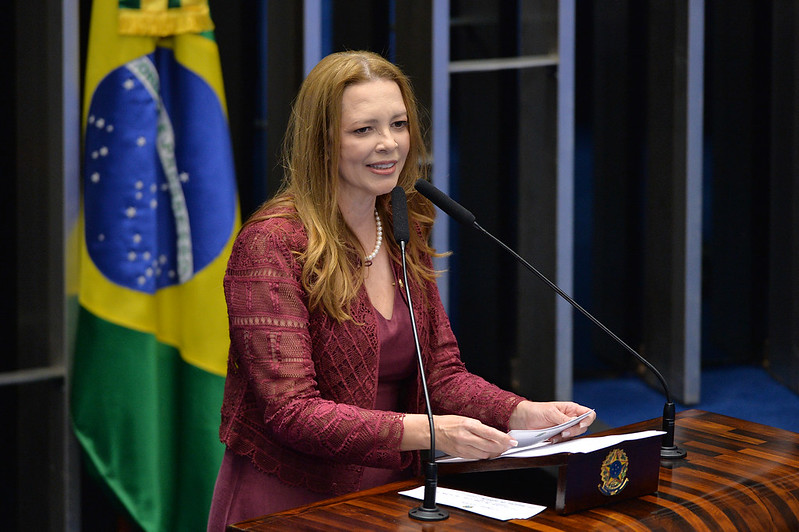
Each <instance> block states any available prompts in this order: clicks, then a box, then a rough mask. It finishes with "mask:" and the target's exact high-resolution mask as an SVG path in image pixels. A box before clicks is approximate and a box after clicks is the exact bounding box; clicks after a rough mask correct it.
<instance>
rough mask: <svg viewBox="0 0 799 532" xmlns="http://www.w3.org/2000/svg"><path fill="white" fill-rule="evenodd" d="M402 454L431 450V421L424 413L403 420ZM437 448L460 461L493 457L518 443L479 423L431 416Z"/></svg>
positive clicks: (508, 436)
mask: <svg viewBox="0 0 799 532" xmlns="http://www.w3.org/2000/svg"><path fill="white" fill-rule="evenodd" d="M403 422H404V424H405V429H404V434H403V438H402V444H401V449H402V450H403V451H410V450H420V449H428V448H429V447H430V422H429V421H428V418H427V416H426V415H424V414H408V415H406V416H405V418H404V421H403ZM433 422H434V425H435V430H436V449H437V450H439V451H442V452H444V453H446V454H448V455H450V456H459V457H461V458H473V459H485V458H494V457H496V456H499V455H500V454H502V453H503V452H505V451H507V450H508V449H510V448H511V447H515V446H516V445H517V442H516V441H515V440H513V438H511V437H510V435H508V434H506V433H504V432H502V431H499V430H497V429H495V428H493V427H489V426H488V425H485V424H483V423H481V422H480V421H478V420H476V419H473V418H469V417H464V416H456V415H448V416H433Z"/></svg>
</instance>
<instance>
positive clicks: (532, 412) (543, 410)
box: [510, 401, 596, 443]
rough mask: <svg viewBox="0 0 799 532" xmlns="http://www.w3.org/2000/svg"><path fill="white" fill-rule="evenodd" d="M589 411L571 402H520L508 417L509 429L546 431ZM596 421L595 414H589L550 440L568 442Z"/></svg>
mask: <svg viewBox="0 0 799 532" xmlns="http://www.w3.org/2000/svg"><path fill="white" fill-rule="evenodd" d="M589 410H591V409H590V408H587V407H585V406H582V405H578V404H577V403H573V402H571V401H550V402H542V403H539V402H533V401H522V402H521V403H519V404H518V405H517V406H516V408H515V409H514V411H513V413H512V414H511V416H510V428H511V429H512V430H513V429H516V430H519V429H521V430H532V429H546V428H549V427H554V426H555V425H560V424H561V423H565V422H567V421H569V420H570V419H573V418H575V417H577V416H580V415H582V414H584V413H586V412H588V411H589ZM594 419H596V414H595V413H594V412H591V414H590V415H588V416H586V418H585V419H583V420H582V421H580V423H578V424H577V425H573V426H571V427H569V428H567V429H566V430H564V431H563V432H561V433H560V434H558V435H556V436H553V437H552V438H550V441H551V442H553V443H558V442H560V441H563V440H568V439H569V438H573V437H575V436H579V435H580V434H582V433H584V432H585V431H586V430H587V429H588V427H589V426H590V425H591V423H593V422H594Z"/></svg>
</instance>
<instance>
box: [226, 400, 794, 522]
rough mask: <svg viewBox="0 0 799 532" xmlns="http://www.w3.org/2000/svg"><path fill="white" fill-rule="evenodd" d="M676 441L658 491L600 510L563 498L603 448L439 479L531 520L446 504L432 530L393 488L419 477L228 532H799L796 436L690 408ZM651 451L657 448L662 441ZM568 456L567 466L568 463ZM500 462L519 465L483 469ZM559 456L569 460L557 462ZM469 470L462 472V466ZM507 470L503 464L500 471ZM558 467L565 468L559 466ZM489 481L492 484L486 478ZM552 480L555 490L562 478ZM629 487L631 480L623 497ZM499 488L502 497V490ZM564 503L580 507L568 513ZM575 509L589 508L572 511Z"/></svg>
mask: <svg viewBox="0 0 799 532" xmlns="http://www.w3.org/2000/svg"><path fill="white" fill-rule="evenodd" d="M659 424H660V418H657V419H653V420H650V421H644V422H641V423H636V424H634V425H629V426H627V427H621V428H619V429H613V430H611V431H607V432H604V433H601V434H611V433H612V434H624V433H632V432H638V431H642V430H648V429H659V428H660V427H659ZM676 441H677V442H678V443H679V445H680V446H681V447H685V448H686V449H687V450H688V456H687V457H686V458H684V459H682V460H678V461H674V462H666V461H659V460H658V461H656V464H657V468H658V469H659V475H658V476H659V480H658V481H657V484H656V490H651V489H650V488H649V487H642V488H640V489H641V490H642V493H643V494H642V495H638V496H631V494H632V491H630V492H627V493H626V494H625V495H624V498H622V497H616V498H615V499H614V498H613V497H615V496H610V498H608V499H601V501H602V504H601V505H599V506H594V503H593V502H592V501H591V500H587V499H590V498H591V497H594V498H595V497H596V495H594V494H591V495H590V496H585V499H586V500H583V497H584V496H583V495H580V493H582V489H583V488H579V489H578V493H577V494H574V493H569V490H571V489H573V488H574V486H575V485H574V484H573V483H572V481H573V480H574V479H573V478H568V471H574V472H576V471H578V470H580V469H581V468H585V469H586V470H587V471H589V472H590V471H591V470H593V469H595V467H596V462H600V464H601V462H603V461H604V460H605V459H606V456H607V453H608V452H609V451H610V449H606V450H605V454H604V455H603V454H602V451H598V452H596V456H588V455H584V456H582V457H571V458H568V457H563V456H561V457H559V458H557V457H556V456H557V455H555V456H552V457H544V458H546V459H547V460H543V459H542V461H544V462H548V463H545V464H542V466H541V467H540V468H533V469H516V470H510V469H508V470H497V471H487V470H485V467H483V470H482V471H475V472H473V473H455V474H445V475H442V476H441V478H440V480H439V485H440V486H443V487H453V488H458V489H470V487H469V486H468V485H467V484H469V483H470V482H469V481H467V480H466V479H467V477H470V476H471V477H473V478H472V479H471V484H472V487H474V485H475V484H479V485H482V487H483V488H485V489H484V490H483V491H482V493H484V494H485V495H491V496H497V497H506V498H508V497H507V494H508V493H509V492H510V493H514V494H515V495H517V496H519V495H521V496H523V497H522V498H520V497H516V500H523V502H530V503H536V504H542V505H546V506H548V508H547V510H545V511H544V512H542V513H540V514H538V515H536V516H535V517H532V518H531V519H525V520H512V521H497V520H494V519H490V518H488V517H484V516H481V515H476V514H473V513H469V512H466V511H464V510H459V509H457V508H451V507H448V510H449V512H450V517H449V519H447V520H446V521H440V522H438V523H434V524H430V523H420V522H419V521H414V520H413V519H411V518H410V517H408V510H410V509H411V508H414V507H416V506H418V504H419V501H417V500H416V499H410V498H408V497H405V496H402V495H399V493H398V492H399V491H402V490H407V489H412V488H415V487H417V486H419V485H420V484H421V483H422V481H421V480H419V479H417V480H412V481H407V482H397V483H394V484H388V485H386V486H380V487H377V488H374V489H371V490H366V491H362V492H359V493H353V494H350V495H344V496H342V497H337V498H334V499H329V500H326V501H321V502H318V503H315V504H309V505H307V506H302V507H299V508H295V509H292V510H287V511H285V512H280V513H276V514H272V515H267V516H263V517H258V518H255V519H251V520H249V521H245V522H242V523H237V524H235V525H231V526H229V527H228V530H234V531H235V530H239V531H241V530H249V531H263V530H270V531H272V530H290V531H292V532H296V531H297V530H348V531H353V530H426V531H430V530H442V531H443V530H496V531H507V530H541V531H545V530H546V531H551V530H567V531H569V530H573V531H584V530H618V529H625V530H670V531H673V530H677V531H682V530H685V531H695V530H769V531H771V530H799V434H797V433H794V432H790V431H786V430H781V429H777V428H773V427H768V426H765V425H760V424H758V423H752V422H749V421H743V420H740V419H736V418H732V417H728V416H723V415H720V414H712V413H709V412H703V411H701V410H688V411H685V412H681V413H680V414H678V415H677V431H676ZM650 443H651V442H650ZM647 445H648V444H646V443H641V447H642V448H641V449H635V448H634V447H635V446H626V451H625V452H626V453H627V455H628V458H629V464H630V465H629V468H628V471H627V474H628V476H629V477H631V480H630V482H633V480H634V478H633V477H635V478H637V476H638V474H639V473H634V471H633V463H639V458H636V459H635V460H633V456H634V455H635V453H638V452H641V453H643V454H644V458H643V459H640V460H641V463H646V464H649V463H650V462H649V461H648V460H647V458H646V456H648V455H647V453H649V452H651V451H650V450H649V449H648V448H646V446H647ZM657 448H658V452H659V441H658V442H657ZM592 454H593V453H592ZM631 454H632V455H633V456H631ZM570 459H571V460H572V462H571V463H568V462H569V460H570ZM506 460H516V459H513V458H504V459H501V460H491V461H489V462H488V463H491V464H494V463H500V462H503V461H506ZM519 460H524V459H519ZM564 460H565V462H566V463H565V464H564V463H560V462H564ZM575 460H576V461H575ZM582 462H586V463H582ZM468 464H469V463H468V462H466V463H462V464H458V466H459V467H461V468H464V470H465V466H466V465H468ZM453 465H455V464H453ZM509 465H510V464H505V465H501V464H500V465H499V467H506V466H509ZM563 465H566V466H568V467H566V468H563V467H562V466H563ZM550 466H551V468H552V469H555V470H556V471H557V472H558V475H557V476H558V477H560V472H561V471H563V470H564V469H565V470H566V471H567V473H565V474H566V475H567V478H565V479H564V480H563V484H562V485H563V486H565V488H564V489H565V491H564V493H563V494H562V495H561V494H560V489H559V488H556V485H555V483H554V482H555V481H554V477H553V476H552V475H549V474H548V473H542V471H543V470H544V469H545V468H547V467H550ZM572 466H575V467H572ZM472 467H475V466H472ZM492 467H495V466H493V465H492ZM528 473H537V476H535V477H534V478H533V477H530V479H528V480H526V481H524V480H523V481H522V482H521V484H519V483H517V482H516V479H517V478H518V477H517V475H519V474H528ZM592 474H593V473H592ZM649 474H650V473H648V472H646V471H644V472H641V475H643V477H645V478H649V477H648V476H647V475H649ZM492 475H493V478H494V479H495V480H497V482H489V481H488V480H486V478H488V476H492ZM546 478H552V479H553V484H551V485H550V484H547V481H546ZM542 479H543V480H542ZM581 480H582V481H584V485H585V486H584V489H585V490H586V491H589V488H590V490H593V489H596V488H595V484H597V482H596V479H595V478H594V479H592V478H585V479H582V478H580V479H578V483H579V481H581ZM475 481H476V482H475ZM556 482H557V484H560V483H561V481H560V478H558V480H557V481H556ZM491 484H494V486H491ZM497 485H498V487H497ZM634 485H635V484H629V485H628V486H627V487H626V488H625V489H624V490H623V491H621V492H620V493H619V495H621V494H624V493H625V491H626V490H627V489H629V488H632V487H633V486H634ZM503 487H504V488H505V489H506V491H505V492H502V489H501V488H503ZM520 488H523V489H520ZM556 490H557V491H558V493H555V492H556ZM472 491H477V490H472ZM559 499H562V504H560V503H559V502H558V500H559ZM575 501H576V502H575ZM570 504H572V505H574V504H576V505H577V506H571V507H570ZM589 506H593V508H589ZM575 507H582V508H585V509H583V510H577V511H574V508H575Z"/></svg>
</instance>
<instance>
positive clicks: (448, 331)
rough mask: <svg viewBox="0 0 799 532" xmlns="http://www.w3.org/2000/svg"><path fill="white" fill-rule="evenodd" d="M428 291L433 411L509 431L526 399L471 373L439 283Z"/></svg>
mask: <svg viewBox="0 0 799 532" xmlns="http://www.w3.org/2000/svg"><path fill="white" fill-rule="evenodd" d="M426 289H427V298H428V302H429V309H428V310H427V312H428V316H429V317H428V320H427V324H426V325H427V328H428V331H427V335H428V340H427V347H426V349H425V352H426V354H427V357H426V360H425V367H426V369H427V380H428V387H429V389H430V401H431V407H432V409H433V412H435V413H436V414H459V415H463V416H468V417H472V418H475V419H479V420H480V421H482V422H483V423H485V424H487V425H491V426H493V427H496V428H497V429H500V430H503V431H507V430H509V428H510V427H509V422H510V416H511V413H512V412H513V409H514V408H516V405H518V404H519V403H520V402H522V401H523V400H524V398H523V397H520V396H518V395H516V394H514V393H511V392H508V391H505V390H503V389H501V388H499V387H498V386H496V385H494V384H491V383H490V382H488V381H486V380H485V379H483V378H482V377H479V376H478V375H475V374H473V373H469V371H468V370H467V369H466V367H465V365H464V364H463V361H462V360H461V358H460V350H459V348H458V343H457V341H456V339H455V335H454V334H453V332H452V328H451V326H450V322H449V318H448V317H447V314H446V311H445V310H444V306H443V305H442V303H441V297H440V296H439V293H438V288H437V285H436V283H435V282H434V281H431V282H428V283H427V286H426Z"/></svg>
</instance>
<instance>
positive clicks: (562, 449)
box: [436, 430, 665, 464]
mask: <svg viewBox="0 0 799 532" xmlns="http://www.w3.org/2000/svg"><path fill="white" fill-rule="evenodd" d="M658 434H665V432H663V431H662V430H645V431H643V432H633V433H629V434H617V435H613V436H585V437H582V438H575V439H573V440H567V441H564V442H561V443H539V444H537V445H534V446H532V447H526V448H524V449H518V448H516V449H513V451H514V452H511V453H505V454H503V455H500V456H499V457H497V458H494V460H501V459H502V458H505V457H512V458H529V457H534V456H548V455H551V454H558V453H590V452H593V451H596V450H597V449H604V448H605V447H610V446H612V445H617V444H619V443H621V442H623V441H629V440H638V439H642V438H648V437H650V436H656V435H658ZM470 461H472V460H471V459H467V458H459V457H446V458H441V459H439V460H436V462H439V463H442V464H443V463H447V462H470Z"/></svg>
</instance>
